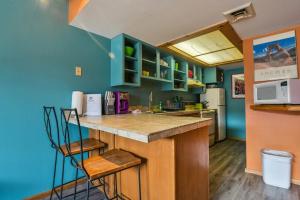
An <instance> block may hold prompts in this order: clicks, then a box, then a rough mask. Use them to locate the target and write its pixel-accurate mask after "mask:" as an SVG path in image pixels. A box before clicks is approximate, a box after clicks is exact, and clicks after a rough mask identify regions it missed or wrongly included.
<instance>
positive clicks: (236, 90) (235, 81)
mask: <svg viewBox="0 0 300 200" xmlns="http://www.w3.org/2000/svg"><path fill="white" fill-rule="evenodd" d="M231 93H232V98H233V99H238V98H245V77H244V74H233V75H232V76H231Z"/></svg>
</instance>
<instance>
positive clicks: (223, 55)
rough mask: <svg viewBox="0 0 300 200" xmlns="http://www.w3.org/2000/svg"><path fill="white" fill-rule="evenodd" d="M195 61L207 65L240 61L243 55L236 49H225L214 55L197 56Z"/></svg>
mask: <svg viewBox="0 0 300 200" xmlns="http://www.w3.org/2000/svg"><path fill="white" fill-rule="evenodd" d="M196 59H198V60H200V61H203V62H205V63H207V64H209V65H213V64H219V63H225V62H230V61H235V60H242V59H243V54H241V52H240V51H239V50H238V49H237V48H231V49H226V50H222V51H218V52H214V53H209V54H205V55H201V56H197V57H196Z"/></svg>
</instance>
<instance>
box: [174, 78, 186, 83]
mask: <svg viewBox="0 0 300 200" xmlns="http://www.w3.org/2000/svg"><path fill="white" fill-rule="evenodd" d="M174 81H179V82H186V81H185V80H182V79H176V78H174Z"/></svg>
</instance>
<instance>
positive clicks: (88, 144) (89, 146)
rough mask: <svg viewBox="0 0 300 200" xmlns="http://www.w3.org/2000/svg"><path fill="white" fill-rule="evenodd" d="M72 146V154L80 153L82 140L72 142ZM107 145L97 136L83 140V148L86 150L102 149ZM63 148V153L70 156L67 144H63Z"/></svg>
mask: <svg viewBox="0 0 300 200" xmlns="http://www.w3.org/2000/svg"><path fill="white" fill-rule="evenodd" d="M70 146H71V148H70V150H71V154H72V155H74V154H79V153H80V141H77V142H73V143H71V144H70ZM105 146H106V144H105V143H104V142H101V141H99V140H97V139H95V138H87V139H84V140H82V150H83V151H84V152H87V151H92V150H94V149H101V148H104V147H105ZM61 150H62V151H63V152H62V153H63V154H64V155H65V156H69V152H68V150H67V146H66V145H62V146H61Z"/></svg>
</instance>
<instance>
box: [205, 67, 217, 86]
mask: <svg viewBox="0 0 300 200" xmlns="http://www.w3.org/2000/svg"><path fill="white" fill-rule="evenodd" d="M203 72H204V73H203V82H204V83H216V82H217V77H216V68H215V67H213V68H205V69H204V70H203Z"/></svg>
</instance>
